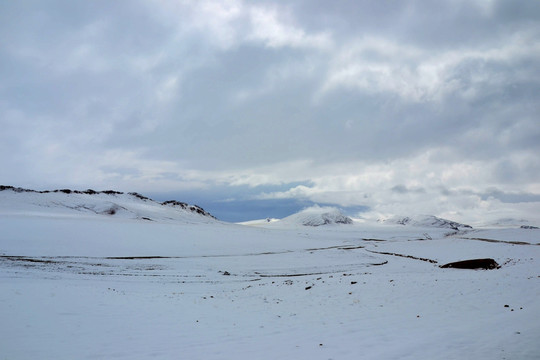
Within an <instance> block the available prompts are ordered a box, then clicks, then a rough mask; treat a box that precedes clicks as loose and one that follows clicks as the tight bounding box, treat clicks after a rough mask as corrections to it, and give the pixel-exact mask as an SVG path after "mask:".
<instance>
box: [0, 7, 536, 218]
mask: <svg viewBox="0 0 540 360" xmlns="http://www.w3.org/2000/svg"><path fill="white" fill-rule="evenodd" d="M538 39H540V3H538V2H536V1H528V0H524V1H495V0H485V1H484V0H477V1H459V0H456V1H437V2H432V1H407V2H395V1H362V2H350V1H336V2H332V3H331V4H330V3H328V2H327V1H293V2H287V3H282V2H270V1H268V2H244V1H233V0H231V1H172V0H163V1H116V2H112V3H111V2H108V1H92V2H72V1H16V2H15V1H13V2H7V1H6V2H2V3H1V4H0V78H1V79H2V81H1V83H0V126H1V128H2V131H1V132H0V151H2V153H3V154H4V156H2V160H1V163H0V166H1V169H2V170H1V172H0V180H1V181H2V182H3V183H8V184H15V185H21V186H34V187H40V186H41V187H48V186H78V187H97V188H102V187H114V188H120V189H127V190H140V191H145V190H146V191H149V190H150V191H153V192H155V191H156V189H163V190H164V191H174V190H186V189H204V188H205V187H212V186H217V185H219V186H220V188H222V187H223V186H225V187H227V186H237V185H249V186H264V185H271V184H287V183H294V182H297V183H298V182H301V183H309V184H310V185H308V186H306V185H299V186H291V188H290V189H289V190H287V191H280V192H272V193H267V192H263V193H261V194H260V195H258V196H257V198H258V199H262V198H268V199H271V198H272V199H276V198H278V199H279V198H308V199H310V200H312V201H324V202H326V203H335V204H338V205H342V206H356V205H364V206H369V207H370V208H371V209H373V211H375V212H377V213H378V214H391V213H397V212H400V211H407V212H410V211H416V212H431V213H436V214H439V215H441V214H445V215H447V216H450V217H454V218H458V217H460V216H461V217H464V216H468V217H477V218H482V217H484V216H486V213H489V212H492V213H497V214H498V213H499V212H501V213H502V212H509V213H512V214H515V215H516V216H523V214H527V213H528V212H530V211H531V209H533V210H534V211H535V212H536V213H538V211H537V210H538V209H539V206H540V205H539V202H538V195H539V194H540V182H539V181H538V179H540V160H539V157H538V154H540V119H539V117H538V114H540V99H539V95H538V94H540V65H539V64H540V42H539V41H538ZM442 189H446V190H447V191H446V192H445V191H443V190H442ZM449 194H451V195H449ZM490 194H491V195H490ZM524 199H525V200H524ZM527 199H528V200H527ZM514 200H515V201H514Z"/></svg>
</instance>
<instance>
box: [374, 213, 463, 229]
mask: <svg viewBox="0 0 540 360" xmlns="http://www.w3.org/2000/svg"><path fill="white" fill-rule="evenodd" d="M382 222H384V223H387V224H395V225H407V226H415V227H434V228H442V229H453V230H464V229H472V226H470V225H466V224H461V223H458V222H455V221H452V220H447V219H442V218H440V217H437V216H433V215H416V216H396V217H392V218H390V219H387V220H383V221H382Z"/></svg>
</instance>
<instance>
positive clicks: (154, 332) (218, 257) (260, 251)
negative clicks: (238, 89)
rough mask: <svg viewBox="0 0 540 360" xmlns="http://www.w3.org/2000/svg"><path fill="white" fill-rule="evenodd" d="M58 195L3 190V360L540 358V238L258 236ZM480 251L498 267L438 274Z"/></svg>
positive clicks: (250, 230) (389, 230)
mask: <svg viewBox="0 0 540 360" xmlns="http://www.w3.org/2000/svg"><path fill="white" fill-rule="evenodd" d="M1 193H2V192H0V194H1ZM53 194H54V198H52V197H51V198H48V200H47V201H46V202H43V201H42V200H43V198H42V197H41V195H47V196H53ZM53 194H36V193H15V195H13V196H12V195H9V196H3V197H2V196H0V229H1V231H0V319H1V322H0V349H1V351H0V358H5V359H36V358H43V359H53V358H54V359H95V358H102V359H109V358H117V359H176V358H186V359H231V358H233V359H237V358H239V359H243V358H246V359H276V358H287V359H291V358H293V359H456V358H464V359H471V358H474V359H538V358H539V357H540V347H539V346H538V335H539V334H540V323H538V321H537V319H538V318H539V315H540V304H539V302H538V298H539V296H540V273H539V271H538V269H539V268H540V267H539V258H540V246H538V244H540V237H539V235H540V230H535V229H531V230H526V229H474V230H472V229H468V230H466V231H460V232H459V233H455V234H454V235H450V236H448V235H447V234H448V233H449V229H448V228H437V227H414V226H402V225H388V224H352V225H349V226H318V227H311V226H300V225H299V226H289V225H287V224H281V225H278V223H279V222H276V225H274V226H273V227H272V224H270V225H268V226H267V227H253V226H241V225H234V224H227V223H223V222H218V221H215V220H213V219H211V218H208V217H205V216H202V215H200V214H196V213H191V212H189V213H188V212H185V211H184V210H183V211H184V212H179V211H180V209H176V208H171V207H167V206H162V205H159V204H153V203H148V202H144V201H142V200H141V199H138V198H136V199H132V198H131V197H123V196H115V197H112V198H111V197H108V196H105V195H103V196H102V195H100V196H99V197H94V198H87V197H76V196H73V194H63V193H53ZM19 195H20V196H23V197H25V200H24V201H22V200H21V198H17V197H16V196H19ZM76 195H77V194H76ZM51 199H52V200H54V201H55V202H57V203H59V204H81V203H82V204H86V205H91V206H89V207H90V208H91V209H101V208H102V207H105V208H107V207H108V205H105V204H109V203H114V204H117V205H119V206H122V207H124V208H125V209H127V210H126V213H122V212H120V214H119V215H116V214H115V215H113V216H110V215H102V214H100V213H99V211H98V212H97V213H96V212H95V211H93V210H80V209H75V210H74V209H70V208H66V207H65V206H64V205H59V206H56V205H52V206H51V205H49V206H44V205H43V204H49V200H51ZM90 199H94V200H95V201H94V200H90ZM98 199H99V201H98ZM139 200H141V202H139ZM70 206H71V205H70ZM158 209H159V210H158ZM120 215H121V216H120ZM142 216H149V217H150V218H152V219H153V220H154V221H148V220H141V217H142ZM429 239H431V240H429ZM480 257H491V258H494V259H495V260H496V261H497V262H498V263H499V264H500V265H501V268H500V269H496V270H459V269H441V268H440V267H439V266H440V265H442V264H444V263H446V262H450V261H456V260H462V259H470V258H480Z"/></svg>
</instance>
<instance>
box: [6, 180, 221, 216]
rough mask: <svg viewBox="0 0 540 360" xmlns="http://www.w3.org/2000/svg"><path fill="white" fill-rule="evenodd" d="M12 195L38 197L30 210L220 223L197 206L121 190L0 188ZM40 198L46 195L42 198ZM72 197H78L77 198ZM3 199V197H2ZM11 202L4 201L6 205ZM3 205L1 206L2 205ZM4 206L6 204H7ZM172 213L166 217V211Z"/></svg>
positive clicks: (13, 204) (13, 205) (30, 205)
mask: <svg viewBox="0 0 540 360" xmlns="http://www.w3.org/2000/svg"><path fill="white" fill-rule="evenodd" d="M6 191H9V192H12V193H18V194H27V195H30V196H31V195H34V194H35V195H36V196H39V198H33V197H30V198H26V199H22V198H21V199H20V200H21V201H23V200H26V202H27V203H28V205H29V207H32V208H34V209H39V208H40V207H41V208H43V207H53V208H67V209H71V210H76V211H79V212H90V213H95V214H98V215H121V214H123V215H124V217H128V218H130V217H131V218H139V219H143V220H154V219H153V218H152V216H151V215H152V214H154V215H156V214H158V216H157V217H158V218H165V219H168V220H173V219H174V218H176V217H177V216H178V214H179V213H178V211H182V213H184V214H185V213H188V214H194V215H198V216H202V217H206V218H210V219H213V220H217V219H216V217H215V216H213V215H212V214H210V213H209V212H207V211H206V210H204V209H203V208H202V207H200V206H197V205H190V204H187V203H184V202H180V201H177V200H168V201H164V202H158V201H155V200H153V199H150V198H148V197H146V196H144V195H141V194H139V193H136V192H130V193H127V194H125V193H123V192H121V191H114V190H103V191H96V190H92V189H88V190H84V191H81V190H71V189H58V190H43V191H38V190H32V189H25V188H20V187H14V186H6V185H0V194H1V193H2V192H6ZM41 196H47V197H48V198H43V197H41ZM73 196H77V198H74V197H73ZM0 199H1V198H0ZM6 201H8V200H7V199H4V202H6ZM1 205H2V204H1V203H0V206H1ZM4 205H5V204H4ZM9 205H11V206H12V207H17V206H18V204H17V200H16V199H12V201H11V202H10V204H9ZM167 208H168V209H171V210H173V211H172V212H170V213H169V214H166V212H165V211H164V210H166V209H167Z"/></svg>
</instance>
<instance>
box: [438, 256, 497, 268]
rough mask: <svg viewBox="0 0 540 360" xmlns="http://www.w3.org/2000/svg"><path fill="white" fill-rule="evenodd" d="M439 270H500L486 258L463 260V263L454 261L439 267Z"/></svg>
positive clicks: (495, 263) (491, 260) (493, 262)
mask: <svg viewBox="0 0 540 360" xmlns="http://www.w3.org/2000/svg"><path fill="white" fill-rule="evenodd" d="M440 268H442V269H447V268H453V269H471V270H478V269H483V270H493V269H498V268H500V266H499V264H497V262H496V261H495V260H493V259H490V258H486V259H471V260H463V261H456V262H451V263H448V264H444V265H441V266H440Z"/></svg>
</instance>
